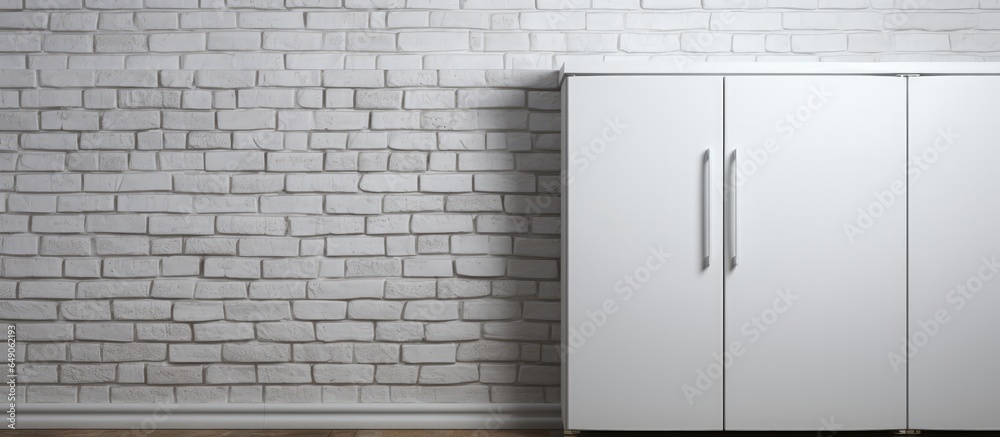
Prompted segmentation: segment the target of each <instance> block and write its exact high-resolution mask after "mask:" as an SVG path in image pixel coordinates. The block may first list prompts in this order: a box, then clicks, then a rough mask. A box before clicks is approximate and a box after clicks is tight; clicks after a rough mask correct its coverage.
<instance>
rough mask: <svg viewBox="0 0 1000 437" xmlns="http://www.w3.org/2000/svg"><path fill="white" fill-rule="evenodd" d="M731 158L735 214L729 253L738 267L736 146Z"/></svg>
mask: <svg viewBox="0 0 1000 437" xmlns="http://www.w3.org/2000/svg"><path fill="white" fill-rule="evenodd" d="M731 160H732V164H731V166H730V170H731V171H732V179H730V181H729V183H730V185H729V186H730V190H732V191H731V193H732V194H731V196H732V198H731V202H732V205H733V215H732V217H731V221H732V236H731V237H730V238H729V240H730V244H731V246H732V247H731V248H730V252H729V253H730V255H732V259H731V261H732V263H733V267H736V266H737V265H739V262H738V261H737V257H736V254H737V243H738V241H739V235H738V231H739V228H740V214H739V198H738V197H737V195H736V185H737V182H738V181H737V175H738V174H739V173H738V172H739V169H738V164H739V160H738V159H737V157H736V148H733V154H732V157H731Z"/></svg>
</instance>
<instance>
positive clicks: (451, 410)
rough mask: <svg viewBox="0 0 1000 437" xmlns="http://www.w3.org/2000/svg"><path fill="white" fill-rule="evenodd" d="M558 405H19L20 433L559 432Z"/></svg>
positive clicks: (18, 421) (18, 423)
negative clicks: (33, 431)
mask: <svg viewBox="0 0 1000 437" xmlns="http://www.w3.org/2000/svg"><path fill="white" fill-rule="evenodd" d="M561 417H562V415H561V412H560V407H559V404H21V405H19V406H18V409H17V427H18V428H19V429H143V430H154V429H482V430H495V429H560V428H562V419H561Z"/></svg>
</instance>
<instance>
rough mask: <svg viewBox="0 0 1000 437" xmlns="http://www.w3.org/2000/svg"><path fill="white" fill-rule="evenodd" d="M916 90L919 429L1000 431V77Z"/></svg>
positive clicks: (913, 374) (913, 350)
mask: <svg viewBox="0 0 1000 437" xmlns="http://www.w3.org/2000/svg"><path fill="white" fill-rule="evenodd" d="M909 93H910V96H909V97H910V128H909V132H910V151H909V152H910V153H909V155H910V156H909V158H910V236H909V240H910V241H909V244H910V273H909V277H910V303H909V305H910V306H909V309H910V317H909V325H910V326H909V336H908V340H909V341H908V351H907V355H909V356H910V427H911V428H915V429H968V430H989V429H1000V415H998V414H997V406H998V405H1000V372H997V362H998V361H1000V278H997V275H998V273H1000V272H998V270H1000V264H998V262H997V261H998V260H997V258H998V255H1000V231H997V224H998V223H1000V195H998V194H997V190H996V188H997V176H998V171H997V162H1000V124H998V116H1000V78H998V77H972V76H969V77H956V76H949V77H917V78H911V79H910V90H909ZM901 343H902V342H901ZM895 351H896V355H897V356H902V355H903V354H904V352H903V350H902V344H900V345H899V346H898V347H897V348H896V349H895Z"/></svg>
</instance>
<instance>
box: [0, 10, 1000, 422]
mask: <svg viewBox="0 0 1000 437" xmlns="http://www.w3.org/2000/svg"><path fill="white" fill-rule="evenodd" d="M0 9H4V11H3V12H2V13H0V51H2V52H3V53H2V54H0V70H2V71H0V196H3V198H4V200H5V202H3V203H0V205H2V211H0V212H2V215H0V257H2V263H0V268H2V277H3V279H2V280H0V320H2V321H9V322H14V323H16V324H17V325H18V336H19V339H20V343H19V346H18V354H17V356H18V359H19V360H20V362H21V369H20V373H21V375H22V379H21V380H20V381H21V383H22V384H21V386H20V387H19V390H20V391H19V392H18V395H19V396H20V399H21V400H26V401H28V402H80V403H105V402H118V403H137V402H144V403H149V402H232V403H243V402H277V403H288V402H352V403H353V402H558V400H559V399H558V388H557V385H558V370H557V369H558V366H557V364H558V359H559V358H558V355H559V354H558V353H557V345H558V337H559V326H558V324H559V304H558V289H559V287H558V279H559V278H558V277H557V272H558V268H557V264H558V260H559V249H558V247H559V245H558V233H559V217H558V211H557V210H556V208H557V207H556V206H555V205H558V199H557V197H558V188H557V185H555V184H554V182H555V181H556V180H557V176H556V175H557V174H558V167H559V166H558V160H559V155H558V150H559V132H558V129H559V127H558V126H559V124H558V110H559V93H558V91H557V90H556V88H557V83H556V80H557V74H556V72H555V71H554V70H555V69H557V68H558V66H559V65H561V63H562V62H564V61H565V60H566V59H568V58H571V57H578V58H585V59H602V58H606V59H608V60H624V59H636V60H659V61H671V60H678V59H683V60H693V61H721V60H740V61H774V60H790V61H834V60H844V61H938V60H956V61H991V60H997V56H998V54H1000V33H998V31H1000V2H997V1H995V0H961V1H947V2H945V1H939V2H931V1H922V0H850V1H847V0H803V1H789V0H701V1H699V0H621V1H619V0H614V1H611V0H462V1H460V0H406V1H404V0H399V1H372V0H255V1H247V0H217V1H214V0H213V1H202V2H198V1H196V0H186V1H184V0H69V1H64V0H0Z"/></svg>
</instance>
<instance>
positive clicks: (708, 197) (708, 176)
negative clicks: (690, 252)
mask: <svg viewBox="0 0 1000 437" xmlns="http://www.w3.org/2000/svg"><path fill="white" fill-rule="evenodd" d="M704 166H705V167H704V171H703V172H702V173H703V174H704V181H702V198H701V201H702V208H703V209H702V219H701V220H702V222H701V226H702V239H701V253H702V254H703V255H704V256H705V260H704V262H705V267H708V266H710V265H712V261H711V257H712V149H711V148H708V149H705V160H704Z"/></svg>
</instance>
